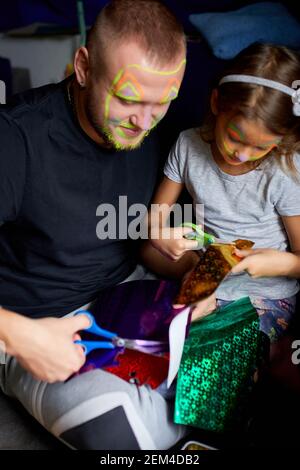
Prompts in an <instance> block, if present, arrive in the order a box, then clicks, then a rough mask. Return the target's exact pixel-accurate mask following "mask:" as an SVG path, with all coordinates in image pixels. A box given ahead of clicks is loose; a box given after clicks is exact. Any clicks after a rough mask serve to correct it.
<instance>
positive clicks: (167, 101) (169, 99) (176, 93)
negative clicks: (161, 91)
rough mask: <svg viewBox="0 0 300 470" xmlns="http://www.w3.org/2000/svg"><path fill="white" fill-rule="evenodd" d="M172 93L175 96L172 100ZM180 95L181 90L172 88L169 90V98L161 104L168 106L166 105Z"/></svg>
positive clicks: (164, 99)
mask: <svg viewBox="0 0 300 470" xmlns="http://www.w3.org/2000/svg"><path fill="white" fill-rule="evenodd" d="M172 92H174V96H172V98H170V96H171V95H172ZM178 93H179V89H178V88H176V87H174V86H172V87H171V89H170V90H169V92H168V94H167V96H166V97H165V98H163V99H162V100H161V101H160V104H166V103H169V102H171V101H173V100H175V99H176V98H177V96H178Z"/></svg>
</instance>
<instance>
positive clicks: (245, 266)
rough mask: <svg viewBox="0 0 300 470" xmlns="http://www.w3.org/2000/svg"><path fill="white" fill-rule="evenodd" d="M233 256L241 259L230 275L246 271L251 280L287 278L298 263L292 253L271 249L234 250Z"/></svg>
mask: <svg viewBox="0 0 300 470" xmlns="http://www.w3.org/2000/svg"><path fill="white" fill-rule="evenodd" d="M235 254H236V255H237V256H239V257H240V258H243V259H242V261H240V262H239V263H238V264H237V265H236V266H234V268H233V269H232V271H231V272H232V273H233V274H236V273H240V272H242V271H247V272H248V274H249V275H250V276H251V277H253V278H258V277H263V276H288V275H289V273H291V272H292V271H293V269H294V267H295V263H299V258H298V257H297V256H296V255H294V254H293V253H288V252H285V251H279V250H273V249H271V248H258V249H251V250H238V249H237V248H236V249H235Z"/></svg>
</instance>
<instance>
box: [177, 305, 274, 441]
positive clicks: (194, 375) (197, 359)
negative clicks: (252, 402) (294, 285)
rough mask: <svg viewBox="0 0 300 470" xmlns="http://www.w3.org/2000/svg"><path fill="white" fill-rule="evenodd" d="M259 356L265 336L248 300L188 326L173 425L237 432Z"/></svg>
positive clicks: (264, 346)
mask: <svg viewBox="0 0 300 470" xmlns="http://www.w3.org/2000/svg"><path fill="white" fill-rule="evenodd" d="M265 354H266V340H265V335H263V333H261V332H260V331H259V318H258V315H257V313H256V310H255V308H254V307H253V306H252V304H251V302H250V299H249V297H245V298H242V299H239V300H237V301H235V302H233V303H231V304H229V305H226V306H224V307H221V308H219V309H217V310H216V311H215V312H214V313H212V314H210V315H208V316H207V317H204V318H203V319H201V320H198V321H197V322H194V323H192V325H191V328H190V332H189V336H188V338H187V339H186V342H185V345H184V350H183V355H182V360H181V364H180V368H179V372H178V379H177V389H176V400H175V418H174V421H175V423H178V424H187V425H191V426H196V427H200V428H202V429H206V430H210V431H217V432H223V431H227V430H236V429H238V427H239V426H241V421H242V420H243V416H244V411H245V408H246V407H247V404H249V399H250V395H251V391H252V388H253V384H254V382H253V375H254V372H255V370H256V369H257V367H258V365H259V364H260V363H261V360H262V359H263V356H264V355H265Z"/></svg>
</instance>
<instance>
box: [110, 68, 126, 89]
mask: <svg viewBox="0 0 300 470" xmlns="http://www.w3.org/2000/svg"><path fill="white" fill-rule="evenodd" d="M123 73H124V69H120V70H119V71H118V73H117V75H116V76H115V78H114V79H113V82H112V84H111V86H112V87H114V86H115V85H116V84H117V83H118V81H119V80H120V78H121V77H122V75H123Z"/></svg>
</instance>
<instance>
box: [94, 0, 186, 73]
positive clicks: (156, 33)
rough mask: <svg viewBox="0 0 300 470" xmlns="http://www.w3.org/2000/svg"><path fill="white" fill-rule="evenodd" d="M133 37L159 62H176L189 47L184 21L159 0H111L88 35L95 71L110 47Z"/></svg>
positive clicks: (100, 65) (101, 65) (153, 59)
mask: <svg viewBox="0 0 300 470" xmlns="http://www.w3.org/2000/svg"><path fill="white" fill-rule="evenodd" d="M130 40H133V41H134V42H136V43H138V44H139V45H140V46H141V48H142V49H143V50H145V51H146V53H147V57H149V59H150V60H151V61H153V62H156V63H157V64H160V65H162V64H168V63H170V62H173V61H174V60H175V59H176V58H177V57H178V55H179V54H180V53H181V54H185V51H186V41H185V34H184V31H183V28H182V26H181V24H180V23H179V22H178V21H177V19H176V17H175V16H174V15H173V13H172V12H171V11H170V10H169V9H168V8H167V7H166V6H165V5H163V4H162V3H161V2H160V1H157V0H112V1H110V2H109V3H108V4H107V5H106V6H105V7H104V8H103V9H102V10H101V11H100V13H99V14H98V16H97V18H96V21H95V23H94V25H93V27H92V28H91V30H90V32H89V35H88V40H87V49H88V51H89V55H90V60H91V66H92V67H93V68H94V71H96V72H97V70H98V71H99V67H100V68H102V67H103V65H104V63H103V62H105V61H103V57H105V53H106V51H107V49H108V48H109V47H111V46H114V45H115V46H116V47H117V45H118V44H120V43H122V42H125V41H126V42H125V43H128V42H130Z"/></svg>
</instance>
